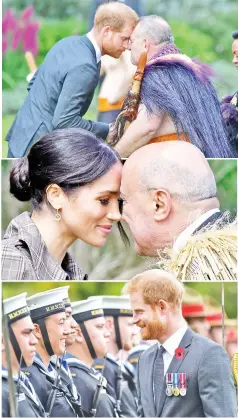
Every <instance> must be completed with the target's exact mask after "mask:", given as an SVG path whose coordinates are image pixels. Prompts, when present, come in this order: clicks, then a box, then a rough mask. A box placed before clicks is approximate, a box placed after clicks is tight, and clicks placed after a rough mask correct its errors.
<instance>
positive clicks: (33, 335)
mask: <svg viewBox="0 0 238 418" xmlns="http://www.w3.org/2000/svg"><path fill="white" fill-rule="evenodd" d="M37 342H38V340H37V338H36V336H35V334H33V332H32V336H31V339H30V344H31V345H36V344H37Z"/></svg>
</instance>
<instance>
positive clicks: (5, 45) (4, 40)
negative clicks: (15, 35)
mask: <svg viewBox="0 0 238 418" xmlns="http://www.w3.org/2000/svg"><path fill="white" fill-rule="evenodd" d="M6 52H7V40H6V39H4V38H2V55H4V54H5V53H6Z"/></svg>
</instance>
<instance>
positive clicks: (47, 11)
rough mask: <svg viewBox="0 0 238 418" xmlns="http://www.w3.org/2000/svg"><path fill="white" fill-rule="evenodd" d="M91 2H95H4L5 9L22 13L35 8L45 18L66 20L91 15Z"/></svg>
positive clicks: (5, 0) (28, 0)
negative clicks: (26, 9)
mask: <svg viewBox="0 0 238 418" xmlns="http://www.w3.org/2000/svg"><path fill="white" fill-rule="evenodd" d="M91 1H94V0H50V1H49V0H41V1H39V0H17V1H16V0H3V2H2V4H3V9H4V10H5V9H7V8H8V7H12V8H14V9H15V10H18V11H22V10H23V9H25V8H26V7H27V6H33V7H34V9H35V12H36V13H37V14H38V15H39V16H42V17H44V18H57V19H65V18H70V17H72V16H79V15H81V14H82V15H84V14H85V13H86V14H88V13H89V9H90V5H91Z"/></svg>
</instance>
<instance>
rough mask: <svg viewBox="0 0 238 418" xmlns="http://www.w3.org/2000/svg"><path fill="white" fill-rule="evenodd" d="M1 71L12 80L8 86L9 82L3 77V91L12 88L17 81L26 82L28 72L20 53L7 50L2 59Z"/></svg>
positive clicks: (22, 55)
mask: <svg viewBox="0 0 238 418" xmlns="http://www.w3.org/2000/svg"><path fill="white" fill-rule="evenodd" d="M2 70H3V72H4V73H6V74H7V75H8V77H10V78H11V80H12V85H9V82H8V81H7V80H6V76H3V81H2V88H3V90H4V89H9V88H13V87H15V86H16V84H17V83H18V82H19V81H23V80H26V76H27V74H28V73H29V70H28V67H27V63H26V61H25V58H24V54H23V53H22V52H21V51H11V50H8V51H7V52H6V54H5V55H4V57H3V62H2Z"/></svg>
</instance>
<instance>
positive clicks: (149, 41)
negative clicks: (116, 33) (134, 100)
mask: <svg viewBox="0 0 238 418" xmlns="http://www.w3.org/2000/svg"><path fill="white" fill-rule="evenodd" d="M130 40H131V42H130V49H131V61H132V64H134V65H138V62H139V57H140V54H141V53H142V52H146V53H147V63H146V66H145V71H144V75H143V80H142V84H141V91H140V106H139V111H138V114H137V117H136V119H135V120H134V121H133V122H132V123H131V125H130V126H129V127H128V129H127V130H126V132H125V133H124V135H123V136H122V138H121V139H120V141H119V142H118V143H117V145H116V146H115V149H116V150H117V151H118V152H119V154H120V155H121V156H122V157H128V156H129V155H130V154H131V153H132V152H134V151H135V150H136V149H138V148H140V147H142V146H144V145H146V144H148V143H149V142H151V141H152V142H163V141H170V140H186V141H190V142H191V143H192V144H194V145H196V146H197V147H198V148H199V149H200V150H201V151H202V152H203V153H204V155H205V156H206V157H207V158H224V157H226V158H229V157H236V156H237V154H235V153H234V152H233V151H232V150H231V149H230V145H229V141H228V139H227V135H226V132H225V129H224V126H223V122H222V115H221V111H220V104H219V100H218V98H217V95H216V91H215V89H214V87H213V86H212V83H211V81H210V79H209V76H210V73H211V70H210V69H209V68H207V66H206V67H205V64H203V63H198V62H195V61H193V60H192V59H191V58H189V57H188V56H186V55H184V54H182V53H181V51H180V50H179V49H178V48H177V47H176V45H175V43H174V38H173V34H172V30H171V28H170V26H169V24H168V23H167V22H166V21H165V20H164V19H163V18H161V17H160V16H155V15H152V16H144V17H142V18H140V20H139V23H138V24H137V26H136V27H135V29H134V30H133V32H132V34H131V38H130Z"/></svg>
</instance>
